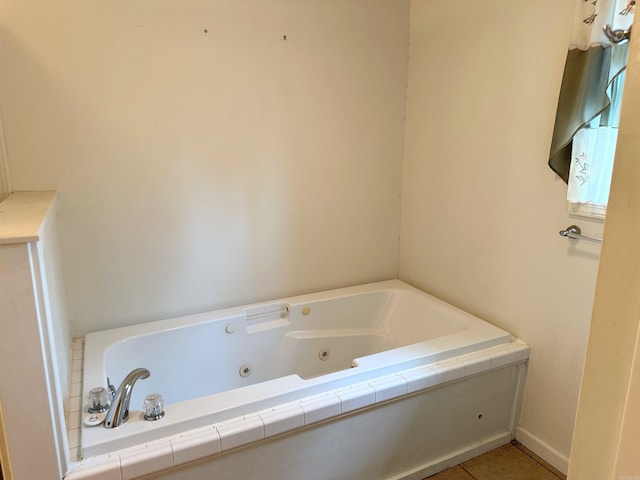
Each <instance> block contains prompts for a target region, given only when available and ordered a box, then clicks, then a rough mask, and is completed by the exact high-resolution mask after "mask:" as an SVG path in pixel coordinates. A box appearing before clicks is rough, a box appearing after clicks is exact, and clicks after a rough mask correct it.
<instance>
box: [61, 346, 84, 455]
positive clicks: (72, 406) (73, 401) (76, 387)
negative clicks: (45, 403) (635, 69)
mask: <svg viewBox="0 0 640 480" xmlns="http://www.w3.org/2000/svg"><path fill="white" fill-rule="evenodd" d="M83 360H84V338H74V339H72V340H71V374H70V376H69V408H68V411H67V412H66V415H65V417H66V422H67V438H68V440H69V454H70V455H69V456H70V459H71V461H72V462H78V461H80V426H81V424H82V403H83V402H82V372H83V368H82V364H83Z"/></svg>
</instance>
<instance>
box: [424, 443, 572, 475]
mask: <svg viewBox="0 0 640 480" xmlns="http://www.w3.org/2000/svg"><path fill="white" fill-rule="evenodd" d="M566 478H567V477H566V476H565V475H563V474H562V473H560V472H559V471H558V470H556V469H555V468H553V467H552V466H551V465H549V464H547V463H546V462H545V461H544V460H542V459H541V458H540V457H538V456H537V455H535V454H534V453H532V452H531V451H530V450H528V449H527V448H525V447H524V446H523V445H521V444H519V443H518V442H515V441H514V442H512V443H508V444H507V445H503V446H502V447H498V448H496V449H495V450H491V451H490V452H487V453H485V454H484V455H480V456H478V457H475V458H472V459H471V460H467V461H466V462H463V463H461V464H460V465H457V466H455V467H452V468H450V469H448V470H445V471H444V472H440V473H438V474H436V475H432V476H430V477H428V480H566Z"/></svg>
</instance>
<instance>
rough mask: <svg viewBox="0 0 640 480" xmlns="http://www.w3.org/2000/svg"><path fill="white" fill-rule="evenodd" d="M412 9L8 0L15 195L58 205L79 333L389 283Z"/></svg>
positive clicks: (1, 102) (7, 89) (333, 3)
mask: <svg viewBox="0 0 640 480" xmlns="http://www.w3.org/2000/svg"><path fill="white" fill-rule="evenodd" d="M408 6H409V5H408V1H397V0H354V1H348V2H344V1H339V0H326V1H311V0H300V1H285V0H276V1H270V2H263V1H260V0H245V1H242V2H238V1H235V0H215V1H210V0H193V1H189V2H176V1H173V0H171V1H169V0H153V1H152V0H141V1H136V2H129V1H108V2H105V1H98V0H90V1H80V0H75V1H73V0H56V1H55V2H40V1H35V0H4V1H3V7H2V18H0V64H1V65H2V70H3V74H2V76H0V108H1V109H2V115H3V119H4V128H5V134H6V139H7V153H8V157H9V166H10V172H11V177H12V182H13V188H14V189H15V190H21V189H22V190H23V189H55V190H57V191H58V192H59V202H60V203H59V212H60V214H59V234H60V245H61V250H62V257H63V262H64V280H65V283H66V289H67V292H68V305H69V313H70V318H71V325H72V330H73V333H74V334H76V335H77V334H83V333H85V332H87V331H91V330H95V329H102V328H107V327H113V326H118V325H124V324H131V323H137V322H140V321H148V320H153V319H158V318H162V317H167V316H171V315H175V314H182V313H188V312H194V311H202V310H205V309H210V308H216V307H221V306H230V305H237V304H242V303H245V302H249V301H257V300H261V299H270V298H274V297H278V296H283V295H289V294H295V293H301V292H306V291H314V290H321V289H325V288H329V287H338V286H343V285H349V284H357V283H364V282H369V281H376V280H382V279H388V278H395V277H397V274H398V260H397V252H398V235H399V219H400V213H399V211H400V193H401V171H400V162H401V158H402V151H403V126H404V106H405V94H406V72H407V43H408V18H409V11H408ZM205 29H206V32H205ZM285 35H286V40H285V39H284V36H285Z"/></svg>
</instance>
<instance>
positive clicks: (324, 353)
mask: <svg viewBox="0 0 640 480" xmlns="http://www.w3.org/2000/svg"><path fill="white" fill-rule="evenodd" d="M330 356H331V352H329V349H328V348H321V349H320V351H319V352H318V358H319V359H320V360H322V361H325V360H329V357H330Z"/></svg>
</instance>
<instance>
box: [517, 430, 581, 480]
mask: <svg viewBox="0 0 640 480" xmlns="http://www.w3.org/2000/svg"><path fill="white" fill-rule="evenodd" d="M516 440H517V441H518V442H520V443H521V444H522V445H524V446H525V447H527V448H528V449H529V450H531V451H532V452H533V453H535V454H536V455H539V456H540V457H541V458H542V459H543V460H544V461H546V462H548V463H549V464H550V465H552V466H553V467H554V468H557V469H558V470H560V471H561V472H562V473H564V474H565V475H566V474H567V470H569V457H568V456H567V455H565V454H563V453H562V452H559V451H558V450H556V449H555V448H553V447H552V446H551V445H549V444H548V443H546V442H544V441H543V440H541V439H540V438H538V437H537V436H535V435H534V434H533V433H531V432H530V431H529V430H527V429H525V428H522V427H517V428H516Z"/></svg>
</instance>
